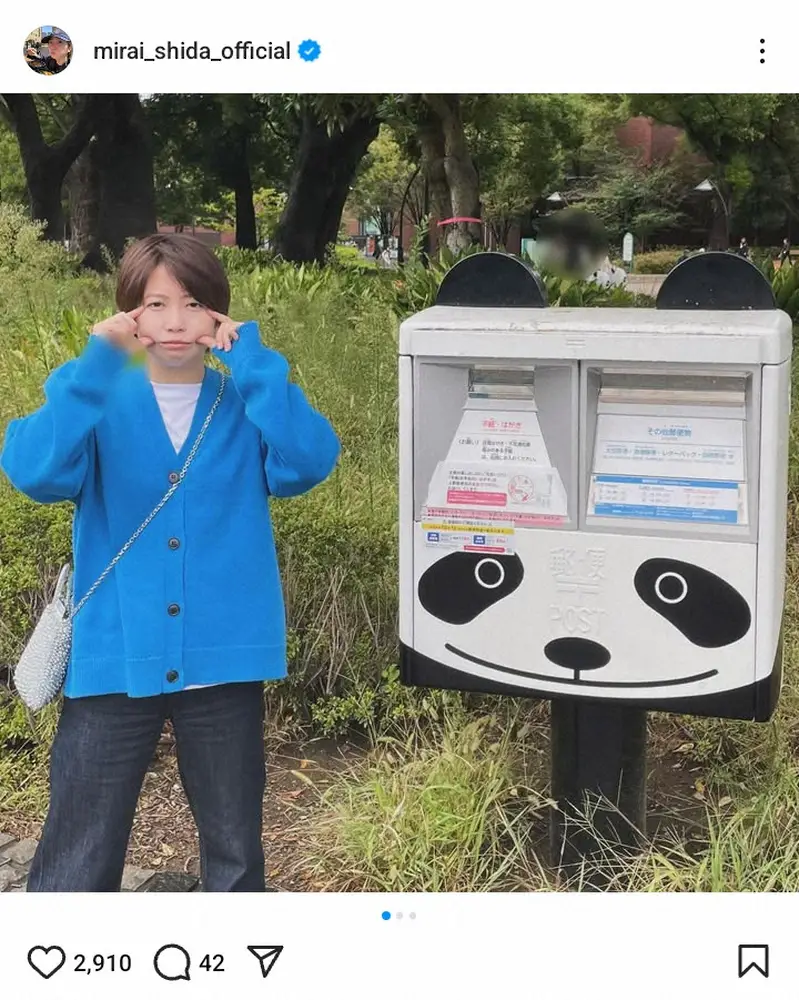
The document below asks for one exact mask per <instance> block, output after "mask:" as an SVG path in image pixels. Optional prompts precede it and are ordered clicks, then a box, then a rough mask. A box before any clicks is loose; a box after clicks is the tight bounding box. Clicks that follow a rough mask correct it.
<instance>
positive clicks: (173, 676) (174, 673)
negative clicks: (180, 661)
mask: <svg viewBox="0 0 799 1000" xmlns="http://www.w3.org/2000/svg"><path fill="white" fill-rule="evenodd" d="M166 679H167V680H168V681H169V683H170V684H174V683H175V681H176V680H177V679H178V672H177V670H170V671H169V673H168V674H167V675H166Z"/></svg>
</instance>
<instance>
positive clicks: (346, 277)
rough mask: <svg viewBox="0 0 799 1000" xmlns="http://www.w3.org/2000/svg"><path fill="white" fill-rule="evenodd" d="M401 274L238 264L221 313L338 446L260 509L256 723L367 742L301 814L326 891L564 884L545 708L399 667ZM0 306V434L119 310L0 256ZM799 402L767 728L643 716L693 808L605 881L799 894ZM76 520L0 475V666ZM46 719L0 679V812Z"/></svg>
mask: <svg viewBox="0 0 799 1000" xmlns="http://www.w3.org/2000/svg"><path fill="white" fill-rule="evenodd" d="M430 280H431V279H430V276H429V275H428V276H426V277H425V278H424V281H427V282H429V281H430ZM400 284H402V283H400ZM409 284H410V279H409V281H408V283H407V285H409ZM407 285H406V286H404V287H401V288H398V287H397V281H396V275H391V274H384V273H381V272H379V271H377V270H376V271H375V273H374V275H371V274H370V275H363V274H359V273H357V272H347V271H346V270H337V269H336V268H330V269H327V270H326V271H323V272H320V271H318V270H316V269H307V270H295V269H293V268H281V267H275V268H269V269H265V270H259V269H254V270H252V271H249V272H243V273H237V274H236V275H235V276H234V277H233V279H232V286H233V305H232V307H231V313H232V315H234V316H236V317H245V316H246V317H252V318H255V319H258V321H259V322H260V324H261V328H262V331H263V333H264V338H265V340H266V342H267V343H268V344H270V345H272V346H274V347H275V348H277V349H278V350H279V351H281V352H282V353H284V354H285V355H286V356H287V357H288V358H289V360H290V361H291V364H292V367H293V372H294V377H295V378H296V379H297V380H298V381H299V382H300V384H301V385H303V386H304V388H305V389H306V391H307V392H308V395H309V397H310V399H311V401H312V402H313V403H314V405H316V406H317V407H319V409H321V410H322V411H323V412H324V413H326V414H327V415H328V416H329V417H330V418H331V420H332V421H333V423H334V425H335V427H336V429H337V431H338V433H339V435H340V437H341V440H342V446H343V457H342V462H341V465H340V467H339V469H338V470H337V471H336V473H335V474H334V475H333V476H332V477H331V479H330V480H329V481H328V482H327V483H325V484H324V485H323V486H321V487H320V488H318V489H317V490H314V491H313V492H312V493H311V494H309V495H307V496H306V497H303V498H300V499H297V500H289V501H281V502H280V503H279V504H275V507H274V514H275V528H276V537H277V539H278V544H279V549H280V555H281V563H282V569H283V576H284V581H285V592H286V603H287V609H288V620H289V644H290V655H291V660H292V668H291V676H290V679H289V680H288V681H287V682H286V683H284V684H281V685H275V686H271V687H270V694H269V698H270V720H271V722H272V725H273V726H274V727H275V731H280V732H282V733H284V734H287V735H288V734H291V733H294V732H296V731H297V729H298V728H299V727H307V726H314V727H315V728H316V729H317V731H320V730H321V731H322V732H327V733H343V732H346V730H347V728H348V727H349V726H351V725H352V724H353V723H356V724H357V726H358V728H359V729H360V731H361V732H362V733H365V734H366V737H367V742H368V745H369V750H368V752H367V753H366V754H365V755H364V756H363V757H362V758H361V759H359V760H358V762H357V763H355V764H352V765H351V766H350V767H349V768H348V769H347V770H345V771H343V772H341V773H339V774H337V775H336V776H335V779H334V780H333V782H332V784H330V785H329V786H326V789H325V791H322V790H319V791H318V795H317V797H316V803H315V806H314V808H313V809H312V810H311V812H310V814H303V816H302V818H301V820H300V822H299V823H298V825H297V831H295V832H298V833H299V835H300V836H301V838H302V845H303V851H302V853H303V867H304V868H305V869H308V868H310V869H312V871H313V874H314V877H315V881H316V882H317V883H319V884H323V885H325V886H326V887H327V888H330V889H366V890H373V891H389V890H391V891H404V890H428V891H469V890H475V891H489V890H503V889H504V890H507V889H512V890H536V889H556V888H565V887H574V886H575V885H576V886H578V887H579V886H580V885H582V884H584V881H585V878H586V873H585V872H583V873H582V874H581V875H580V876H578V877H577V880H576V882H572V883H564V882H563V881H562V880H561V881H558V879H556V878H555V876H554V874H553V873H552V872H551V871H550V870H549V868H548V866H547V865H546V863H545V854H546V852H545V847H546V834H547V820H548V815H549V810H550V808H551V803H550V802H549V800H548V798H547V794H548V793H547V770H548V764H547V755H548V746H547V711H546V707H545V706H542V705H540V704H531V703H527V702H517V701H514V700H510V699H498V698H474V697H461V696H459V695H457V694H454V693H451V692H450V693H442V692H423V691H418V690H416V689H406V688H402V686H401V685H399V683H398V681H397V677H396V670H395V669H394V666H393V665H394V664H395V662H396V627H395V626H396V572H397V567H396V524H395V517H396V514H395V512H396V501H397V496H396V461H397V447H396V402H397V401H396V347H397V339H396V338H397V328H398V315H399V314H400V312H401V308H402V303H405V305H406V306H407V303H408V302H414V303H415V305H416V307H418V306H419V305H421V304H423V302H424V296H425V295H428V294H429V291H430V288H432V287H433V285H432V284H431V285H430V286H429V287H428V286H425V287H421V288H419V289H414V288H410V287H407ZM29 288H35V295H33V294H32V293H30V292H29V291H27V290H26V289H29ZM0 307H2V309H3V314H4V333H3V335H4V350H3V352H2V353H0V432H2V431H3V429H4V427H5V424H6V423H7V421H8V420H9V419H12V418H13V417H15V416H18V415H20V414H23V413H26V412H30V410H31V409H32V408H34V407H35V406H37V405H39V403H40V401H41V398H42V394H41V386H42V383H43V382H44V380H45V378H46V376H47V374H48V372H49V371H51V370H52V368H53V367H55V366H56V365H58V364H60V363H61V362H62V361H64V360H66V359H67V358H69V357H72V356H74V355H75V354H76V353H77V352H78V351H79V350H80V349H81V346H82V344H83V342H84V339H85V336H86V330H87V329H88V327H89V326H90V325H91V323H93V322H94V321H96V320H97V319H98V318H99V317H101V316H103V315H108V314H109V313H110V312H111V311H113V309H114V307H113V285H112V282H111V280H110V279H107V278H86V277H66V276H64V275H63V274H62V275H59V276H53V277H51V278H48V277H47V275H46V274H39V275H38V276H37V280H36V282H35V284H31V283H29V282H28V281H23V280H20V278H19V276H17V277H9V276H8V275H4V274H3V272H2V270H1V269H0ZM797 413H799V408H797V407H795V408H794V422H793V426H792V447H791V469H790V483H791V490H792V493H791V504H790V521H791V524H790V545H789V563H788V586H787V594H786V632H785V641H786V668H787V670H786V681H785V686H784V689H783V694H782V700H781V704H780V708H779V711H778V713H777V715H776V717H775V719H774V720H773V721H772V722H771V723H769V724H768V725H765V726H761V725H755V724H747V723H734V722H728V721H723V720H713V719H695V718H689V717H681V718H672V717H668V716H657V717H653V718H652V720H651V741H650V747H651V752H650V760H651V762H652V764H653V766H654V767H655V768H658V767H661V766H663V767H665V766H667V765H666V764H665V763H664V762H665V761H667V760H669V759H671V758H672V757H673V755H674V754H675V750H676V749H677V748H678V749H679V754H680V759H681V760H683V761H684V762H685V767H686V769H688V768H690V769H692V777H693V775H695V776H696V781H697V791H696V796H697V797H696V798H695V799H694V800H693V806H694V807H695V808H696V809H698V810H699V812H700V814H701V820H702V821H701V823H700V824H699V826H698V827H696V826H694V827H693V828H691V829H689V830H688V831H686V830H685V829H680V830H678V829H675V830H674V831H673V832H671V833H668V834H662V833H659V834H658V837H657V838H656V840H655V841H654V842H652V843H648V844H646V845H645V846H644V847H643V848H642V849H641V850H640V851H639V852H638V854H637V855H636V856H635V857H633V858H630V857H629V856H626V857H622V856H621V855H620V853H619V852H618V851H617V850H616V848H615V847H614V845H612V844H608V845H605V846H606V851H605V854H606V858H605V861H604V863H603V864H604V877H605V879H606V880H607V881H608V882H609V883H610V884H611V886H612V887H613V888H615V889H619V890H625V891H629V890H635V891H741V890H748V891H764V890H781V891H793V890H797V889H799V847H798V846H797V845H798V844H799V838H797V837H796V835H795V833H794V830H795V829H796V825H797V824H796V820H797V809H799V773H798V772H797V765H796V763H795V757H796V750H797V746H799V694H798V693H797V685H796V680H795V674H796V671H795V663H796V654H797V649H798V648H799V645H798V643H799V563H797V555H796V551H795V550H796V541H797V537H798V535H799V505H797V497H799V448H797V446H796V433H797V423H796V419H797V416H796V415H797ZM69 516H70V512H69V509H68V508H66V507H64V506H63V505H62V506H60V507H57V508H42V507H38V506H37V505H33V504H30V503H29V502H27V501H25V500H21V499H20V498H19V497H18V496H17V495H16V494H14V492H13V491H12V490H11V489H10V487H9V486H8V484H6V483H4V482H0V663H2V662H7V663H10V662H14V657H15V655H16V654H17V653H18V652H19V649H20V646H21V643H22V642H23V640H24V637H25V635H26V633H27V629H28V628H29V627H30V623H31V621H32V620H33V619H34V618H35V616H36V613H37V609H38V607H39V604H38V603H37V602H39V601H40V596H39V592H40V590H41V587H42V582H43V580H45V579H49V578H50V577H51V575H52V573H53V571H54V569H55V568H56V567H57V565H58V564H59V561H60V559H61V556H62V555H64V554H65V552H68V545H69ZM0 680H2V678H1V677H0ZM56 718H57V711H56V709H55V708H51V709H48V710H47V711H46V712H44V713H42V714H41V715H40V716H39V717H37V718H36V719H35V720H34V719H31V718H30V717H29V716H28V715H27V714H26V713H25V712H23V711H22V710H21V708H20V706H19V703H18V702H16V701H15V700H13V699H12V698H10V697H9V696H8V695H4V694H3V691H2V688H1V687H0V827H2V817H3V815H4V814H10V813H15V814H17V815H25V816H30V817H35V816H40V815H41V814H42V812H43V810H44V808H45V806H46V793H47V755H48V751H49V746H50V742H51V740H52V734H53V731H54V725H55V722H56ZM302 777H303V778H304V779H305V780H306V781H307V780H308V779H307V776H306V775H302ZM585 822H586V823H590V817H587V818H586V819H585ZM581 879H582V882H581Z"/></svg>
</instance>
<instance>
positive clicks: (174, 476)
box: [169, 472, 180, 486]
mask: <svg viewBox="0 0 799 1000" xmlns="http://www.w3.org/2000/svg"><path fill="white" fill-rule="evenodd" d="M179 479H180V476H179V475H178V474H177V472H170V473H169V481H170V483H172V485H173V486H174V485H175V483H176V482H177V481H178V480H179Z"/></svg>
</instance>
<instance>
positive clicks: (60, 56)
mask: <svg viewBox="0 0 799 1000" xmlns="http://www.w3.org/2000/svg"><path fill="white" fill-rule="evenodd" d="M47 48H48V49H49V51H50V55H51V56H52V57H53V59H55V61H56V62H57V63H59V64H60V63H63V62H65V61H66V58H67V56H68V55H69V42H65V41H64V40H63V38H51V39H50V41H49V42H48V43H47Z"/></svg>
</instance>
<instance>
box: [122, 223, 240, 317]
mask: <svg viewBox="0 0 799 1000" xmlns="http://www.w3.org/2000/svg"><path fill="white" fill-rule="evenodd" d="M159 264H163V265H164V267H166V268H167V270H168V271H169V272H170V273H171V274H172V276H173V277H174V278H175V280H176V281H179V282H180V284H181V285H183V287H184V288H185V289H186V291H187V292H189V293H190V294H191V295H193V296H194V298H195V299H197V301H198V302H199V303H200V304H201V305H204V306H207V307H208V308H210V309H213V310H214V312H220V313H224V314H225V315H227V311H228V309H229V308H230V284H229V283H228V280H227V275H226V274H225V269H224V268H223V267H222V264H221V262H220V260H219V258H218V257H217V256H216V255H215V254H214V253H213V251H212V250H209V248H208V247H207V246H206V245H205V243H203V242H202V241H201V240H198V239H197V238H196V237H194V236H187V235H185V234H184V233H154V234H153V235H152V236H145V237H144V239H141V240H137V241H136V243H131V245H130V246H129V247H128V249H127V250H126V251H125V253H124V254H123V256H122V260H121V261H120V264H119V277H118V278H117V294H116V299H117V307H118V308H119V309H121V310H122V312H130V310H131V309H135V308H136V307H137V306H140V305H141V301H142V297H143V296H144V289H145V286H146V285H147V280H148V279H149V277H150V275H151V274H152V273H153V271H154V270H155V269H156V268H157V267H158V266H159Z"/></svg>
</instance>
